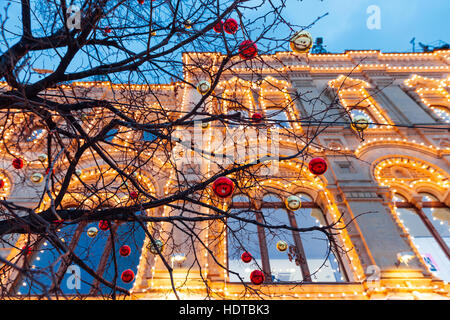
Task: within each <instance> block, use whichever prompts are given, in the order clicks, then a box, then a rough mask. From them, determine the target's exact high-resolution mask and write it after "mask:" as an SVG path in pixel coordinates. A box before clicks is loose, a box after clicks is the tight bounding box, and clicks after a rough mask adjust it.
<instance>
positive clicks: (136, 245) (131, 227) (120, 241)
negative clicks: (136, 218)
mask: <svg viewBox="0 0 450 320" xmlns="http://www.w3.org/2000/svg"><path fill="white" fill-rule="evenodd" d="M144 239H145V232H144V230H143V229H142V227H141V226H140V225H139V224H138V223H131V222H129V223H123V224H121V225H120V226H119V228H117V232H116V235H115V240H116V243H115V249H116V250H115V251H116V260H117V280H116V281H117V282H116V283H117V285H118V286H120V287H122V288H125V289H128V290H129V289H131V288H132V287H133V285H134V281H132V282H130V283H124V282H123V281H122V279H121V278H120V276H121V274H122V272H123V271H124V270H127V269H131V270H133V272H134V274H135V276H136V275H137V266H138V264H139V258H140V256H141V251H142V246H143V245H144ZM123 245H128V246H129V247H130V248H131V252H130V255H129V256H127V257H122V256H121V255H120V254H119V249H120V247H121V246H123ZM114 275H115V269H114V261H113V255H112V253H110V255H109V261H108V264H107V267H106V270H105V273H104V277H105V279H106V280H108V281H110V282H112V281H113V279H114ZM135 279H136V278H135ZM101 291H102V293H103V294H105V293H111V292H112V289H110V288H108V287H107V286H105V285H101Z"/></svg>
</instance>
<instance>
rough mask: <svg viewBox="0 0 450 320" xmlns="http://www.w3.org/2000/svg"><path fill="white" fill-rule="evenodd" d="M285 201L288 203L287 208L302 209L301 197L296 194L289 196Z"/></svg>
mask: <svg viewBox="0 0 450 320" xmlns="http://www.w3.org/2000/svg"><path fill="white" fill-rule="evenodd" d="M284 203H285V205H286V208H287V209H288V210H292V211H295V210H297V209H300V207H301V206H302V202H301V199H300V198H299V197H297V196H294V195H292V196H289V197H287V198H286V200H285V201H284Z"/></svg>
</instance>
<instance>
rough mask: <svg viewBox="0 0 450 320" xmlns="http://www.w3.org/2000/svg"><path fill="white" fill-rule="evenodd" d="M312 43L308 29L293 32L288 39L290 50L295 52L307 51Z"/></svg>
mask: <svg viewBox="0 0 450 320" xmlns="http://www.w3.org/2000/svg"><path fill="white" fill-rule="evenodd" d="M312 45H313V38H312V37H311V34H310V33H309V32H308V31H304V30H303V31H299V32H297V33H295V34H294V35H293V36H292V38H291V41H290V46H291V49H292V51H294V52H297V53H308V52H309V50H310V49H311V47H312Z"/></svg>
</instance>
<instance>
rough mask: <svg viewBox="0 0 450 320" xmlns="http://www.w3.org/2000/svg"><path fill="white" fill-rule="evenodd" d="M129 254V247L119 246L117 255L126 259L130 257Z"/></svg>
mask: <svg viewBox="0 0 450 320" xmlns="http://www.w3.org/2000/svg"><path fill="white" fill-rule="evenodd" d="M130 253H131V248H130V246H127V245H126V244H124V245H123V246H121V247H120V249H119V254H120V255H121V256H122V257H128V256H129V255H130Z"/></svg>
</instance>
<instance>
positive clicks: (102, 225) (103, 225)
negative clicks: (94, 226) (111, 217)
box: [98, 220, 109, 231]
mask: <svg viewBox="0 0 450 320" xmlns="http://www.w3.org/2000/svg"><path fill="white" fill-rule="evenodd" d="M98 228H99V229H100V230H102V231H106V230H108V229H109V222H108V221H107V220H100V221H99V222H98Z"/></svg>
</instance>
